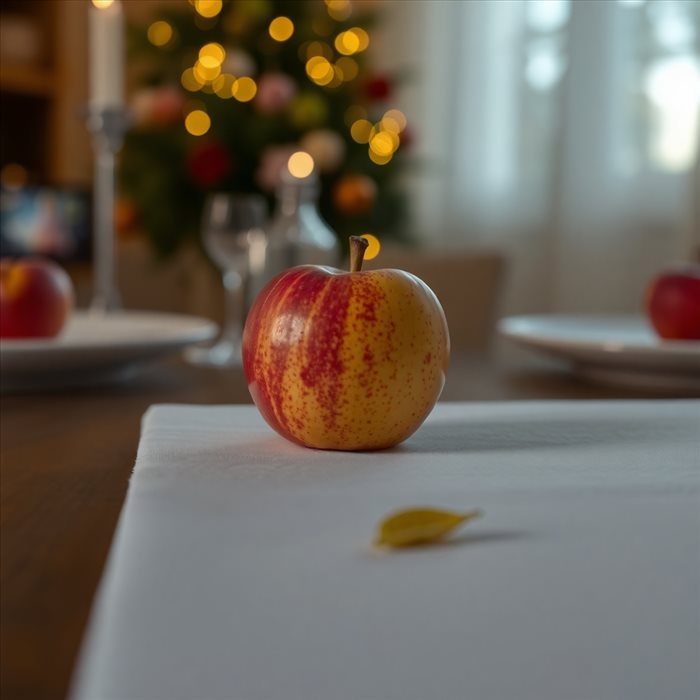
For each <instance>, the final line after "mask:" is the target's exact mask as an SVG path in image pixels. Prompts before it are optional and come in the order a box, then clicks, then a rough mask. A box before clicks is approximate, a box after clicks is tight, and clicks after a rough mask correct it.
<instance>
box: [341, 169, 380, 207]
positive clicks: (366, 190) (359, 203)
mask: <svg viewBox="0 0 700 700" xmlns="http://www.w3.org/2000/svg"><path fill="white" fill-rule="evenodd" d="M376 199H377V185H376V183H375V182H374V180H373V179H372V178H371V177H368V176H367V175H345V176H344V177H342V178H341V179H340V180H338V182H337V183H336V185H335V187H334V189H333V203H334V204H335V208H336V209H337V210H338V211H339V212H341V213H342V214H346V215H348V216H359V215H360V214H366V213H367V212H368V211H370V210H371V209H372V207H373V206H374V202H375V201H376Z"/></svg>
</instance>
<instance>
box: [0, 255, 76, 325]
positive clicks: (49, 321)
mask: <svg viewBox="0 0 700 700" xmlns="http://www.w3.org/2000/svg"><path fill="white" fill-rule="evenodd" d="M73 299H74V295H73V284H72V282H71V279H70V277H69V276H68V274H67V273H66V272H65V270H63V268H61V267H60V266H59V265H57V264H56V263H54V262H52V261H50V260H46V259H44V258H18V259H16V260H13V259H4V260H1V261H0V337H2V338H51V337H53V336H55V335H58V333H60V332H61V329H62V328H63V326H64V324H65V322H66V321H67V320H68V317H69V316H70V313H71V311H72V309H73Z"/></svg>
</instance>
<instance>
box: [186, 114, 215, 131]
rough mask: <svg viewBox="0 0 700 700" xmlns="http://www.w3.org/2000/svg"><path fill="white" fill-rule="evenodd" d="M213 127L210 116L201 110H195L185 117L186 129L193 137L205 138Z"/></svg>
mask: <svg viewBox="0 0 700 700" xmlns="http://www.w3.org/2000/svg"><path fill="white" fill-rule="evenodd" d="M210 127H211V119H210V118H209V115H208V114H207V113H206V112H204V111H203V110H201V109H195V110H193V111H192V112H190V113H189V114H188V115H187V116H186V117H185V129H187V132H188V133H190V134H192V136H203V135H204V134H206V133H207V131H209V129H210Z"/></svg>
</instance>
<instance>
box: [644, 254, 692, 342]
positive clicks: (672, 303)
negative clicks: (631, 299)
mask: <svg viewBox="0 0 700 700" xmlns="http://www.w3.org/2000/svg"><path fill="white" fill-rule="evenodd" d="M646 310H647V314H648V316H649V320H650V321H651V324H652V326H653V327H654V330H655V331H656V332H657V333H658V334H659V336H661V337H662V338H664V339H666V340H700V265H686V266H680V267H672V268H668V269H667V270H664V271H662V272H661V273H660V274H659V275H657V276H656V277H655V278H654V279H653V280H652V282H651V284H650V285H649V287H648V289H647V293H646Z"/></svg>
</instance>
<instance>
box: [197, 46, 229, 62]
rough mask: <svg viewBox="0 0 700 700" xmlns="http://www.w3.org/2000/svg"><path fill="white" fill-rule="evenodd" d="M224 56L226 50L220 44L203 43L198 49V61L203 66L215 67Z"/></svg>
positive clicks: (222, 60)
mask: <svg viewBox="0 0 700 700" xmlns="http://www.w3.org/2000/svg"><path fill="white" fill-rule="evenodd" d="M225 58H226V51H225V50H224V47H223V46H222V45H221V44H217V43H216V42H211V43H209V44H204V46H202V48H201V49H199V62H200V64H201V65H202V66H204V67H205V68H216V67H217V66H220V65H221V64H222V63H223V62H224V59H225Z"/></svg>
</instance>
